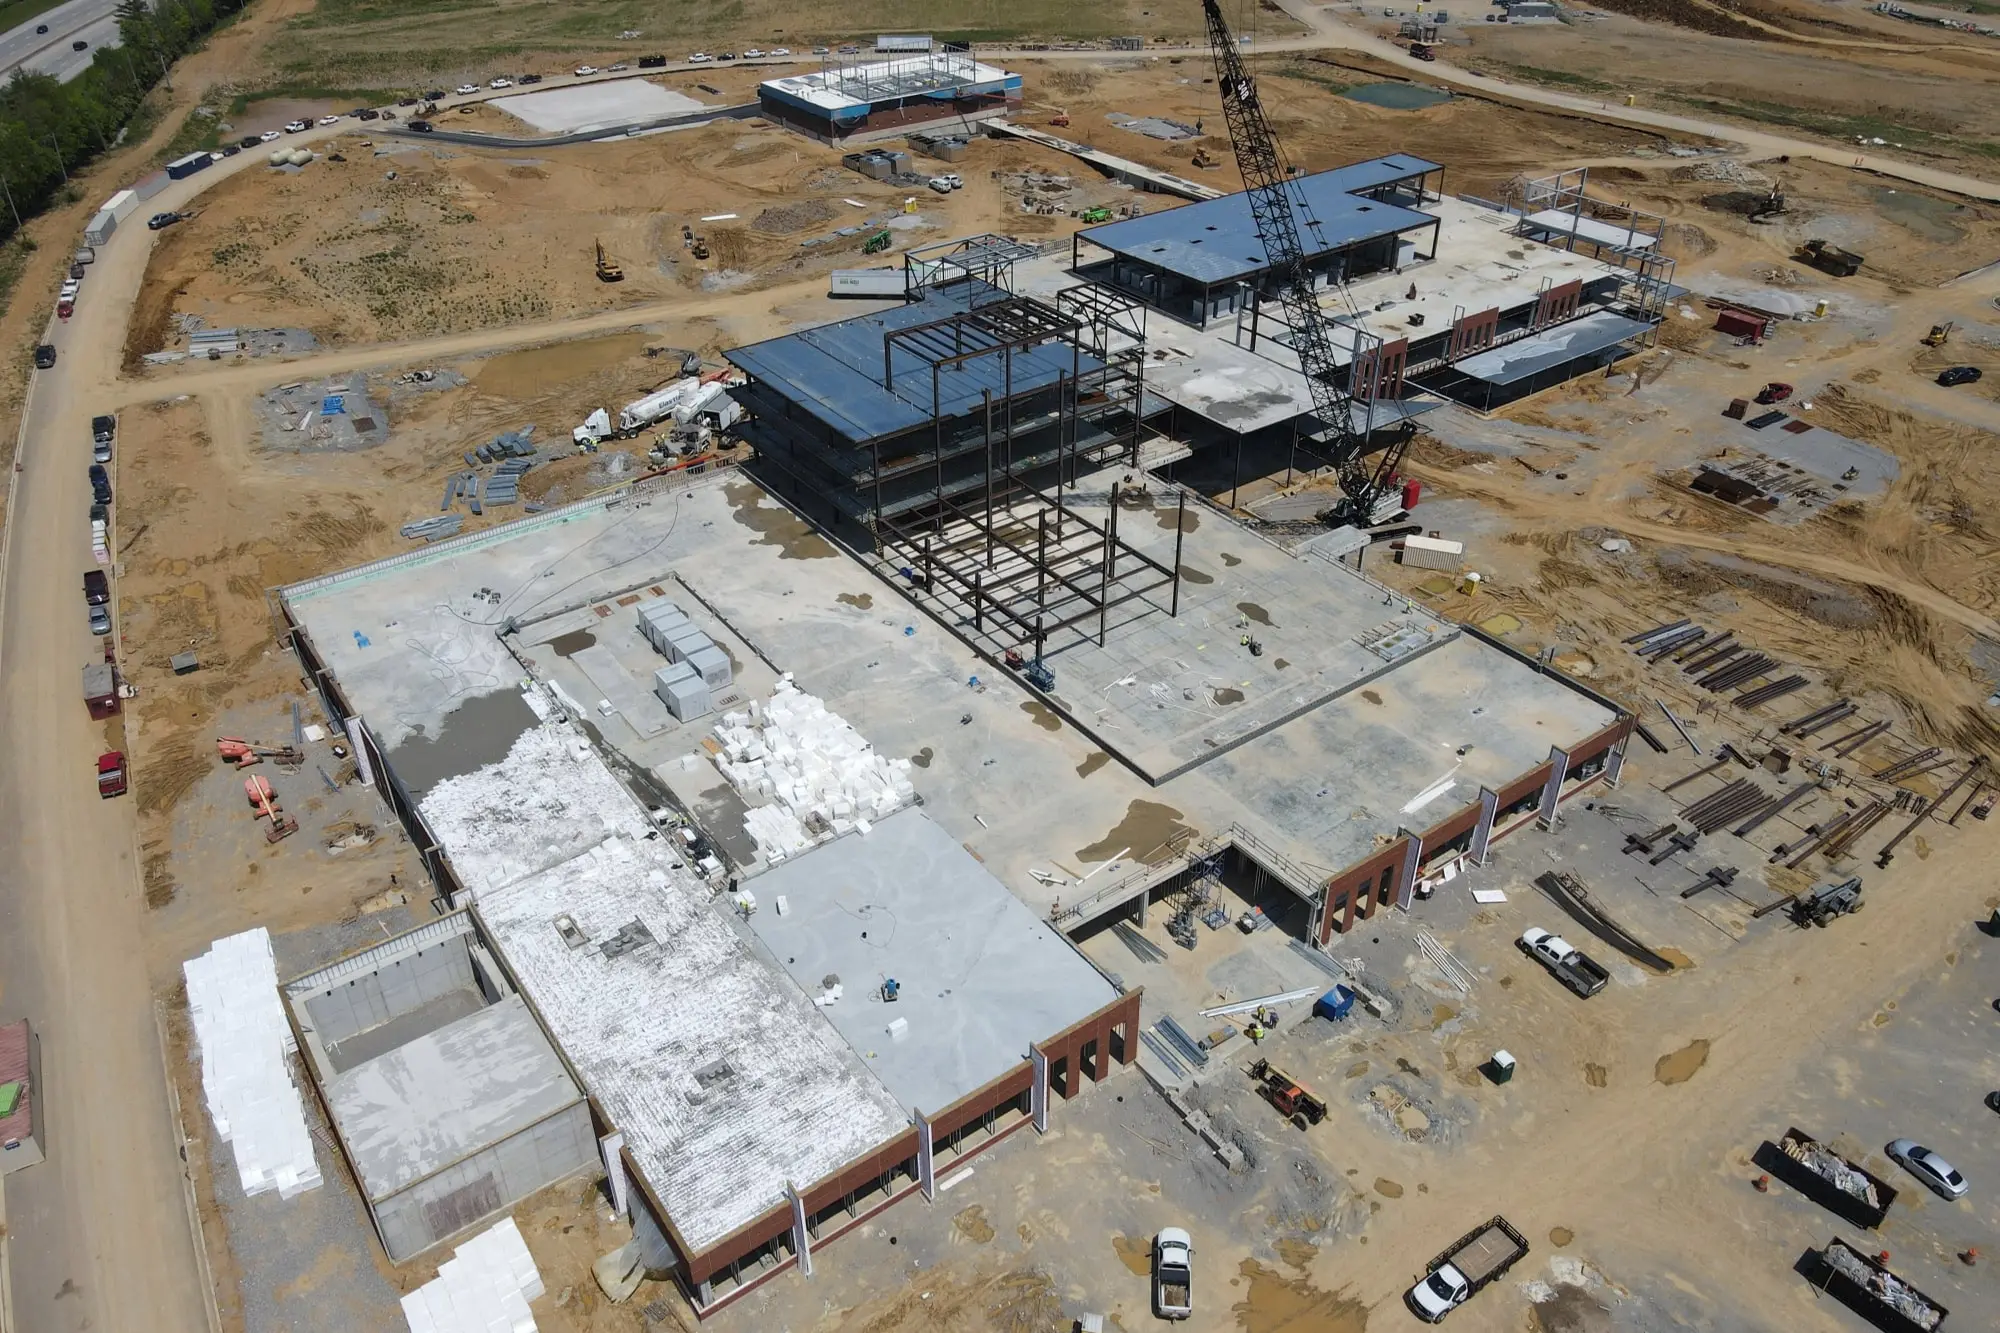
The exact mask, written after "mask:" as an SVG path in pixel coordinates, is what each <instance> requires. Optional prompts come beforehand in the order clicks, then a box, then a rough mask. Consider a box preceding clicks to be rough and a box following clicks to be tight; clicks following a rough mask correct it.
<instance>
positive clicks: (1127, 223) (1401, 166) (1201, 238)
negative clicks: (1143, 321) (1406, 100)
mask: <svg viewBox="0 0 2000 1333" xmlns="http://www.w3.org/2000/svg"><path fill="white" fill-rule="evenodd" d="M1439 170H1442V168H1440V167H1439V166H1438V164H1437V163H1435V162H1429V161H1426V160H1424V159H1423V158H1420V157H1413V156H1404V155H1397V156H1392V157H1382V158H1375V159H1372V160H1370V161H1367V162H1356V163H1353V164H1352V165H1350V166H1345V167H1337V168H1335V169H1334V170H1332V171H1316V172H1314V173H1312V174H1311V175H1309V176H1300V177H1298V178H1297V179H1295V180H1293V181H1291V182H1289V183H1288V186H1287V188H1288V189H1289V190H1290V191H1291V194H1292V199H1293V207H1294V208H1295V209H1296V210H1297V211H1298V213H1299V224H1300V239H1301V240H1302V241H1303V242H1304V244H1305V247H1306V255H1307V258H1312V257H1314V256H1317V255H1322V254H1326V253H1328V252H1330V251H1334V250H1344V249H1346V248H1348V247H1349V246H1353V245H1359V244H1361V243H1362V242H1364V241H1371V240H1376V239H1379V238H1380V237H1383V236H1393V235H1396V234H1397V233H1399V232H1405V231H1411V230H1414V229H1415V228H1418V227H1428V226H1430V225H1431V222H1432V218H1431V217H1430V215H1429V214H1427V213H1419V212H1417V211H1416V210H1415V209H1411V208H1404V207H1402V206H1401V205H1399V204H1391V203H1383V202H1380V201H1378V200H1373V199H1367V198H1363V197H1361V196H1359V195H1357V194H1355V193H1354V191H1356V190H1366V189H1372V188H1374V187H1376V186H1380V185H1386V184H1389V183H1390V182H1393V181H1398V180H1405V179H1409V178H1412V177H1419V176H1423V175H1425V174H1427V173H1429V172H1433V171H1439ZM1081 234H1082V236H1083V239H1084V240H1086V241H1088V242H1090V243H1091V244H1092V245H1096V246H1100V247H1102V248H1103V249H1106V250H1110V251H1112V252H1114V253H1117V254H1122V255H1125V256H1127V257H1129V258H1131V259H1134V260H1136V261H1138V262H1140V263H1143V264H1150V265H1152V266H1153V267H1155V268H1159V269H1164V270H1166V271H1167V272H1170V273H1174V274H1177V275H1179V276H1181V277H1183V278H1186V279H1187V280H1189V281H1190V282H1196V283H1203V284H1208V285H1214V284H1216V283H1228V282H1236V281H1239V280H1241V279H1243V278H1247V277H1249V276H1251V275H1252V274H1255V273H1261V272H1262V271H1264V270H1265V269H1267V268H1269V267H1270V266H1271V257H1270V254H1269V253H1268V252H1267V251H1266V250H1265V247H1264V242H1263V239H1262V238H1261V237H1260V236H1259V235H1258V232H1257V222H1256V219H1255V218H1254V217H1253V216H1252V215H1251V211H1250V200H1249V196H1248V195H1245V194H1243V193H1240V192H1239V193H1236V194H1227V195H1224V196H1223V197H1222V198H1220V199H1204V200H1202V201H1201V202H1200V203H1193V204H1183V205H1181V206H1180V207H1178V208H1169V209H1165V210H1163V211H1161V212H1157V213H1146V214H1142V215H1141V216H1139V217H1136V218H1125V219H1122V220H1120V221H1118V222H1107V223H1104V224H1103V225H1102V226H1097V227H1087V228H1085V229H1084V231H1083V232H1082V233H1081Z"/></svg>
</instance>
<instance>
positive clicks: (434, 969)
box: [304, 935, 478, 1046]
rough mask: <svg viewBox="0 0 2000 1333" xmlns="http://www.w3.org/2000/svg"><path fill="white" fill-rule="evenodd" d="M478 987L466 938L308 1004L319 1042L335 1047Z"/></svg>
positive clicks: (428, 950)
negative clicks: (442, 998)
mask: <svg viewBox="0 0 2000 1333" xmlns="http://www.w3.org/2000/svg"><path fill="white" fill-rule="evenodd" d="M477 984H478V983H477V982H476V981H475V980H474V978H473V974H472V957H471V954H470V953H469V952H468V951H467V948H466V938H465V937H464V936H462V935H461V936H457V937H455V938H452V939H448V940H443V941H441V942H439V943H437V944H433V945H430V946H428V947H427V948H424V949H421V950H418V951H417V952H415V953H412V954H407V955H405V956H403V957H401V958H397V959H394V960H393V961H390V962H388V963H386V964H384V965H383V966H382V967H380V968H377V969H376V970H375V971H373V972H369V973H366V974H364V975H362V976H358V977H355V978H353V979H352V980H348V981H343V982H341V983H339V984H338V985H336V986H334V987H333V988H332V990H331V991H330V992H328V993H323V994H319V995H311V996H307V997H305V999H304V1004H305V1010H306V1013H307V1014H308V1015H309V1016H310V1017H311V1019H312V1023H313V1028H314V1030H315V1031H316V1032H317V1034H318V1036H319V1039H320V1041H321V1042H322V1043H323V1044H324V1045H328V1046H334V1045H338V1044H339V1043H340V1042H343V1041H345V1040H347V1039H348V1038H349V1037H352V1036H354V1035H355V1034H356V1033H358V1032H366V1031H368V1029H370V1028H375V1027H380V1026H381V1025H382V1024H384V1023H387V1022H388V1021H389V1020H391V1019H393V1018H398V1017H401V1016H402V1015H404V1014H407V1013H409V1012H410V1011H411V1010H412V1009H417V1008H420V1007H422V1006H423V1005H426V1004H428V1003H430V1002H431V1001H432V1000H435V999H437V998H438V997H439V996H440V995H445V994H448V993H449V992H451V991H455V990H471V989H475V988H476V987H477Z"/></svg>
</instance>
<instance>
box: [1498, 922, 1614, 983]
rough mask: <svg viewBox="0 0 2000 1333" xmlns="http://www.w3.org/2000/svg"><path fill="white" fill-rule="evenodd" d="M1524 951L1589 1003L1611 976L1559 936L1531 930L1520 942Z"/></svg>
mask: <svg viewBox="0 0 2000 1333" xmlns="http://www.w3.org/2000/svg"><path fill="white" fill-rule="evenodd" d="M1517 942H1518V943H1519V944H1520V946H1521V948H1522V950H1523V951H1525V952H1526V953H1527V954H1529V955H1530V956H1531V957H1533V958H1534V959H1535V961H1537V962H1539V963H1540V964H1541V965H1542V966H1543V967H1546V968H1547V969H1548V970H1549V971H1550V972H1553V973H1554V974H1555V978H1556V980H1557V981H1560V982H1562V984H1563V985H1565V986H1567V987H1569V988H1570V989H1571V990H1573V991H1575V992H1576V993H1577V994H1578V995H1580V996H1582V997H1583V998H1584V999H1586V1000H1587V999H1589V998H1590V997H1591V996H1593V995H1595V994H1597V992H1599V991H1601V990H1603V989H1604V986H1605V983H1606V982H1608V981H1610V980H1611V974H1610V973H1609V972H1607V971H1605V970H1604V967H1603V965H1602V964H1600V963H1599V962H1598V961H1597V960H1596V959H1594V958H1592V957H1591V956H1590V955H1589V954H1587V953H1585V952H1583V951H1582V950H1581V949H1579V948H1577V947H1576V946H1575V945H1573V944H1571V943H1570V942H1569V941H1568V940H1566V939H1564V938H1563V937H1562V936H1560V935H1552V934H1550V933H1549V932H1548V931H1546V930H1543V929H1542V928H1541V927H1540V926H1530V927H1528V929H1527V930H1525V931H1523V932H1522V933H1521V938H1520V940H1519V941H1517Z"/></svg>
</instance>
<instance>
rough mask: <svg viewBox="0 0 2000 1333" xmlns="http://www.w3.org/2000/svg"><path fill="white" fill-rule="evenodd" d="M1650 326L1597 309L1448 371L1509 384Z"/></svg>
mask: <svg viewBox="0 0 2000 1333" xmlns="http://www.w3.org/2000/svg"><path fill="white" fill-rule="evenodd" d="M1651 327H1652V325H1650V324H1648V323H1646V322H1645V321H1644V320H1638V319H1630V318H1628V317H1626V316H1624V315H1620V314H1618V313H1616V312H1614V311H1610V310H1600V311H1598V312H1597V313H1596V314H1594V315H1585V316H1584V317H1583V318H1581V319H1573V320H1571V321H1570V322H1569V323H1567V324H1558V325H1556V327H1554V328H1552V329H1544V330H1542V331H1541V332H1540V333H1531V334H1529V335H1528V336H1527V337H1525V338H1521V339H1519V340H1517V341H1515V342H1510V343H1507V344H1505V345H1503V346H1500V347H1495V348H1493V349H1492V350H1491V351H1486V352H1481V353H1479V355H1477V356H1468V357H1467V358H1465V360H1463V361H1460V362H1459V363H1458V364H1457V365H1455V366H1453V367H1452V369H1453V370H1455V371H1457V372H1459V373H1460V374H1462V375H1470V376H1472V378H1474V379H1476V380H1484V381H1486V382H1487V383H1488V384H1513V383H1515V382H1516V381H1518V380H1524V379H1526V378H1528V376H1530V375H1534V374H1537V373H1539V372H1541V371H1544V370H1548V369H1550V368H1551V367H1553V366H1559V365H1561V364H1562V363H1563V362H1565V361H1574V360H1575V359H1576V358H1577V357H1580V356H1588V355H1589V354H1590V353H1592V352H1601V351H1603V350H1604V349H1605V348H1607V347H1615V346H1616V345H1617V344H1619V343H1622V342H1624V341H1625V340H1626V339H1627V338H1631V337H1635V336H1636V335H1638V334H1641V333H1644V332H1645V331H1646V330H1647V329H1649V328H1651Z"/></svg>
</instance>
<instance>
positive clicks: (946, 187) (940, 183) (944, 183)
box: [924, 176, 951, 194]
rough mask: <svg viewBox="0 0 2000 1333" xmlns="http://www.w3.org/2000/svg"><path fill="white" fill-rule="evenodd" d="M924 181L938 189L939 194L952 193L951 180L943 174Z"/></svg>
mask: <svg viewBox="0 0 2000 1333" xmlns="http://www.w3.org/2000/svg"><path fill="white" fill-rule="evenodd" d="M924 183H925V184H926V185H928V186H930V187H931V188H932V189H933V190H936V191H937V192H938V193H939V194H950V193H951V182H950V181H948V180H946V179H945V178H944V177H942V176H933V177H931V178H930V179H929V180H928V181H926V182H924Z"/></svg>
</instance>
